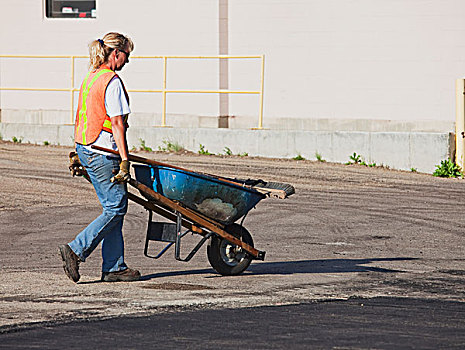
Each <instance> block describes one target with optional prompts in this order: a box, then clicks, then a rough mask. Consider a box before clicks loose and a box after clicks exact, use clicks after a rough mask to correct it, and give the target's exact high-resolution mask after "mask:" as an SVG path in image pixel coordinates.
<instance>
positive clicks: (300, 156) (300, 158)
mask: <svg viewBox="0 0 465 350" xmlns="http://www.w3.org/2000/svg"><path fill="white" fill-rule="evenodd" d="M292 159H294V160H305V158H304V157H302V155H301V154H298V155H296V156H295V157H294V158H292Z"/></svg>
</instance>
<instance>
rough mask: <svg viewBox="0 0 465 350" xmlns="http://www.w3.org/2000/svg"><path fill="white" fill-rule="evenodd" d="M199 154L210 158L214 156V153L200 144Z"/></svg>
mask: <svg viewBox="0 0 465 350" xmlns="http://www.w3.org/2000/svg"><path fill="white" fill-rule="evenodd" d="M198 153H199V154H202V155H204V156H210V155H212V154H213V153H210V152H208V149H206V148H205V146H204V145H202V144H199V152H198Z"/></svg>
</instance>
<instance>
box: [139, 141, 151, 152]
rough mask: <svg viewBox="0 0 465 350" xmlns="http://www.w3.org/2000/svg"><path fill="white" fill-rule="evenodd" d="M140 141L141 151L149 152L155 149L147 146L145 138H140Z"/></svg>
mask: <svg viewBox="0 0 465 350" xmlns="http://www.w3.org/2000/svg"><path fill="white" fill-rule="evenodd" d="M139 142H140V149H141V151H147V152H152V151H153V150H152V148H150V147H147V146H146V145H145V140H143V139H141V138H140V139H139Z"/></svg>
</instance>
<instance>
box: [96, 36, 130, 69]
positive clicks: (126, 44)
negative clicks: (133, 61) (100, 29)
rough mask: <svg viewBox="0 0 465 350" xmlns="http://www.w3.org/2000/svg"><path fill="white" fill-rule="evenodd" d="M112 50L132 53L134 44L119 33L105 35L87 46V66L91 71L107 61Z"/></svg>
mask: <svg viewBox="0 0 465 350" xmlns="http://www.w3.org/2000/svg"><path fill="white" fill-rule="evenodd" d="M113 50H122V51H129V53H130V52H132V50H134V43H133V42H132V40H131V38H129V37H127V36H125V35H123V34H120V33H114V32H111V33H107V34H105V35H104V36H103V38H102V39H96V40H94V41H92V42H91V43H90V44H89V56H90V63H89V66H90V68H92V69H97V68H99V67H100V66H101V65H102V64H104V63H105V62H107V61H108V57H109V56H110V54H111V53H112V51H113Z"/></svg>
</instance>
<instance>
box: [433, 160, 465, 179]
mask: <svg viewBox="0 0 465 350" xmlns="http://www.w3.org/2000/svg"><path fill="white" fill-rule="evenodd" d="M433 176H438V177H463V173H462V169H460V167H459V166H458V165H457V164H455V163H454V162H453V161H452V160H451V159H450V158H448V159H446V160H443V161H441V164H439V165H436V170H435V171H434V172H433Z"/></svg>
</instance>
